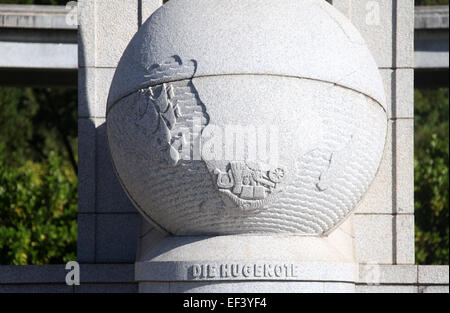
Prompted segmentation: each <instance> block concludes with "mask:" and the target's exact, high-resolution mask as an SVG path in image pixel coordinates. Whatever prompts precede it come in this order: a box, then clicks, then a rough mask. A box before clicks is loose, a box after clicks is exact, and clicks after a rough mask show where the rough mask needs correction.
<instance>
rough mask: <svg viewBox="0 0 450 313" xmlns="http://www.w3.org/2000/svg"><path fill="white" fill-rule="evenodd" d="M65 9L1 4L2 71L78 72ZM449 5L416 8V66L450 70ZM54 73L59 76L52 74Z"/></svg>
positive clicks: (73, 30) (74, 41)
mask: <svg viewBox="0 0 450 313" xmlns="http://www.w3.org/2000/svg"><path fill="white" fill-rule="evenodd" d="M69 13H70V10H69V9H66V7H65V6H48V5H11V4H9V5H7V4H1V5H0V56H1V58H0V69H3V70H5V69H7V70H8V71H11V70H12V69H21V70H23V69H33V70H35V69H37V70H40V71H42V70H44V71H45V70H51V71H54V70H57V71H59V70H63V71H66V70H71V71H76V70H77V68H78V48H77V29H78V27H77V26H76V25H74V24H76V23H67V21H66V18H67V15H68V14H69ZM448 15H449V10H448V7H447V6H418V7H416V8H415V68H416V69H418V70H421V71H424V70H425V71H427V70H432V71H435V70H442V69H446V70H447V71H448V67H449V61H448V59H449V53H448V50H449V48H448V47H449V39H448V28H449V18H448ZM53 73H54V72H53Z"/></svg>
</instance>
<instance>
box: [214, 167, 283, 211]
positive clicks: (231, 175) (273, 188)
mask: <svg viewBox="0 0 450 313" xmlns="http://www.w3.org/2000/svg"><path fill="white" fill-rule="evenodd" d="M214 174H216V175H217V186H218V187H219V191H220V192H221V193H222V194H223V195H226V196H228V197H229V198H230V199H231V200H232V202H233V203H234V204H235V205H237V206H238V207H240V208H241V209H260V208H262V207H264V205H265V204H267V203H268V202H269V201H270V199H271V198H273V196H274V195H276V194H277V193H279V192H280V191H282V187H281V183H282V182H283V180H284V178H285V174H286V173H285V169H284V168H281V167H278V168H274V169H271V170H269V171H265V170H262V169H261V166H259V165H258V164H255V165H249V164H248V163H247V162H239V161H234V162H231V163H230V164H229V169H228V170H227V171H225V172H223V171H221V170H219V169H216V170H215V171H214Z"/></svg>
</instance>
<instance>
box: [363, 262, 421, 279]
mask: <svg viewBox="0 0 450 313" xmlns="http://www.w3.org/2000/svg"><path fill="white" fill-rule="evenodd" d="M358 282H359V283H367V284H370V283H371V284H416V283H417V266H415V265H379V264H376V263H374V264H360V266H359V280H358Z"/></svg>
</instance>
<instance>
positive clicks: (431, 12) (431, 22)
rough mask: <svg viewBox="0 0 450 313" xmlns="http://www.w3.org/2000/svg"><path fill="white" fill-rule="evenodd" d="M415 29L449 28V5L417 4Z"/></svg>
mask: <svg viewBox="0 0 450 313" xmlns="http://www.w3.org/2000/svg"><path fill="white" fill-rule="evenodd" d="M414 15H415V18H414V28H415V29H448V23H449V22H448V6H446V5H436V6H416V7H415V12H414Z"/></svg>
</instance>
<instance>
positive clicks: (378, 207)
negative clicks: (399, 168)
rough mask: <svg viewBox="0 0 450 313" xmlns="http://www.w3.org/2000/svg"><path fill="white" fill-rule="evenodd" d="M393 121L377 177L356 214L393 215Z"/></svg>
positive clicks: (359, 204)
mask: <svg viewBox="0 0 450 313" xmlns="http://www.w3.org/2000/svg"><path fill="white" fill-rule="evenodd" d="M392 123H393V122H392V121H389V122H388V130H387V135H386V144H385V147H384V152H383V158H382V159H381V163H380V167H379V168H378V172H377V175H376V176H375V179H374V180H373V182H372V184H371V185H370V187H369V190H368V191H367V193H366V194H365V195H364V197H363V198H362V199H361V201H360V202H359V203H358V206H357V207H356V209H355V212H356V213H374V214H375V213H376V214H392V213H393V212H394V209H393V206H392Z"/></svg>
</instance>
